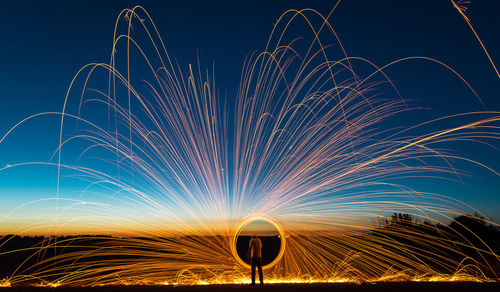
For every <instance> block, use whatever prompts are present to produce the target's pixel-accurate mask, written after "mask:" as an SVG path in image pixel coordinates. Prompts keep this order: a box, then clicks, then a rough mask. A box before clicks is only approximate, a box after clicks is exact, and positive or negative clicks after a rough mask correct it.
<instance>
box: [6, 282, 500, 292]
mask: <svg viewBox="0 0 500 292" xmlns="http://www.w3.org/2000/svg"><path fill="white" fill-rule="evenodd" d="M0 291H1V292H4V291H5V292H10V291H16V292H17V291H19V292H20V291H23V292H24V291H27V292H45V291H47V292H48V291H50V292H65V291H68V292H83V291H91V292H108V291H111V292H113V291H124V292H132V291H145V292H154V291H162V292H163V291H166V292H168V291H176V292H181V291H186V292H187V291H193V292H195V291H200V292H212V291H228V292H229V291H277V292H280V291H283V292H284V291H286V292H293V291H335V292H344V291H377V292H379V291H380V292H382V291H383V292H393V291H394V292H396V291H397V292H417V291H418V292H432V291H438V292H445V291H454V292H461V291H468V292H475V291H478V292H483V291H485V292H489V291H495V292H498V291H500V282H496V283H472V282H446V283H444V282H398V283H377V284H368V283H364V284H352V283H332V284H269V285H265V286H264V287H259V286H256V287H251V286H249V285H210V286H177V287H173V286H107V287H94V288H90V287H89V288H66V287H58V288H36V287H13V288H0Z"/></svg>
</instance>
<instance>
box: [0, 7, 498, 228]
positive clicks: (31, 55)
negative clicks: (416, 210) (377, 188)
mask: <svg viewBox="0 0 500 292" xmlns="http://www.w3.org/2000/svg"><path fill="white" fill-rule="evenodd" d="M471 2H472V3H470V4H468V5H467V6H468V7H469V9H468V10H467V12H466V14H467V16H468V17H469V18H470V20H471V22H472V24H473V25H474V27H475V29H476V30H477V32H478V34H479V36H480V37H481V39H482V41H483V42H484V44H485V46H486V47H487V49H488V50H489V52H490V54H491V57H492V59H493V60H494V61H495V60H500V35H499V34H498V33H497V32H496V30H497V28H498V27H499V25H500V19H498V17H497V15H498V12H499V11H500V3H498V1H495V0H482V1H474V0H473V1H471ZM335 3H336V1H215V2H210V1H175V2H171V1H44V2H40V1H9V2H3V3H2V6H1V8H0V13H1V17H0V65H1V66H0V133H1V135H3V133H5V132H6V131H8V130H9V129H10V128H11V127H12V126H13V125H15V124H16V123H17V122H18V121H20V120H22V119H23V118H25V117H27V116H29V115H32V114H35V113H39V112H46V111H60V110H61V108H62V104H63V101H64V97H65V94H66V91H67V89H68V86H69V84H70V82H71V80H72V78H73V76H74V75H75V73H76V72H77V71H78V69H80V68H81V67H82V66H84V65H85V64H88V63H90V62H94V61H99V62H108V61H109V56H110V53H111V44H112V37H113V26H114V23H115V20H116V17H117V16H118V14H119V12H120V11H121V10H122V9H124V8H130V7H133V6H134V5H137V4H140V5H142V6H143V7H144V8H145V9H146V10H148V12H149V13H150V15H151V16H152V18H153V20H154V21H155V24H156V26H157V27H158V29H159V31H160V34H161V35H162V37H163V38H164V40H165V42H166V45H167V49H168V51H169V53H171V54H172V55H173V56H175V57H176V59H177V60H178V61H179V63H180V64H190V63H195V62H196V58H197V56H199V57H200V59H201V60H202V62H203V63H204V64H210V65H211V63H212V61H215V74H216V76H217V84H218V88H219V89H220V90H221V92H223V93H225V94H227V95H228V96H231V95H234V94H235V92H236V90H237V87H238V84H239V80H240V74H241V68H242V64H243V62H244V60H245V58H246V57H247V56H248V55H249V54H251V53H252V52H254V51H259V50H263V49H264V47H265V44H266V41H267V38H268V36H269V34H270V32H271V30H272V28H273V24H274V23H275V22H276V20H277V19H278V17H279V16H280V15H281V14H282V13H283V12H285V11H286V10H287V9H291V8H294V9H302V8H313V9H315V10H317V11H319V12H321V13H323V14H325V15H327V14H328V13H329V12H330V11H331V9H332V7H333V6H334V5H335ZM330 22H331V23H332V24H333V27H334V29H335V30H336V32H337V33H338V35H339V37H340V39H341V41H342V43H343V45H344V47H345V49H346V51H347V53H348V55H351V56H360V57H363V58H366V59H369V60H370V61H372V62H374V63H375V64H378V65H383V64H386V63H388V62H391V61H393V60H396V59H399V58H403V57H406V56H427V57H432V58H435V59H438V60H440V61H442V62H444V63H446V64H448V65H449V66H451V67H452V68H454V69H455V70H456V71H457V72H459V73H460V74H461V75H462V76H463V77H464V79H465V80H467V81H468V82H469V84H470V85H471V86H472V87H473V88H474V89H475V90H476V91H477V93H478V95H479V96H480V97H481V99H482V101H483V103H484V105H485V107H483V105H482V104H481V103H480V102H479V101H478V100H477V99H476V97H475V96H474V95H473V94H471V92H470V91H468V90H467V88H466V86H464V84H463V83H462V82H461V81H460V80H458V78H456V77H455V76H453V75H452V74H450V73H449V72H448V71H446V70H443V69H442V68H441V67H439V66H437V65H435V64H432V63H430V62H425V61H409V62H406V63H404V64H401V65H398V66H394V67H392V68H390V69H389V70H388V71H387V73H388V74H389V76H390V78H391V80H393V81H394V82H395V84H396V86H397V87H398V90H399V91H400V93H401V95H402V96H403V98H404V99H406V100H413V101H415V104H416V105H418V106H421V107H425V108H426V110H424V111H422V112H420V113H419V114H418V115H415V116H411V115H410V116H407V117H405V118H404V119H405V120H404V121H403V124H411V123H414V122H415V123H416V122H417V121H425V120H428V119H432V118H436V117H440V116H445V115H451V114H457V113H463V112H469V111H480V110H484V109H485V108H486V109H487V110H491V111H498V110H500V99H499V98H498V92H500V80H499V79H498V77H497V76H496V75H495V72H494V71H493V69H492V67H491V65H490V63H489V61H488V59H487V58H486V56H485V54H484V52H483V51H482V49H481V47H480V46H479V45H478V42H477V40H476V39H475V37H474V35H473V34H472V32H471V31H470V30H469V28H468V27H467V25H466V22H465V21H464V19H463V18H461V16H460V15H459V14H458V13H457V11H456V10H454V9H453V7H452V6H451V4H450V3H449V1H445V0H441V1H417V2H415V1H397V0H394V1H389V0H387V1H361V0H349V1H342V2H341V3H340V4H339V6H338V7H337V8H336V10H335V11H334V13H333V14H332V16H331V17H330ZM300 33H301V32H300V31H298V32H297V34H299V35H300ZM58 123H59V120H58V118H57V117H48V118H43V119H37V120H36V121H33V122H29V123H27V124H25V125H23V126H21V127H20V128H19V129H18V130H17V131H16V132H15V133H13V134H12V135H11V136H9V138H8V139H7V140H5V141H4V142H3V143H2V144H0V168H1V167H4V166H5V165H10V164H15V163H18V162H25V161H48V160H49V159H50V157H51V155H52V153H53V151H54V150H55V147H57V143H58V126H59V125H58ZM1 135H0V136H1ZM496 146H500V145H498V143H497V144H496ZM448 147H451V148H453V150H454V151H457V152H458V153H466V154H467V157H469V158H471V159H474V160H477V161H481V162H484V163H485V164H487V165H488V166H490V167H492V168H493V169H496V170H497V171H498V170H500V155H498V154H499V153H498V151H497V150H495V149H493V148H491V147H487V146H484V145H480V144H470V143H464V144H460V145H458V144H457V145H451V146H448ZM457 167H459V168H465V170H466V171H467V172H468V173H469V175H467V176H464V177H461V181H459V182H452V181H441V180H434V181H433V180H430V183H427V184H422V183H421V181H416V180H411V179H409V180H407V181H405V182H404V183H405V185H408V186H409V187H414V188H416V189H419V190H421V191H429V192H438V193H441V194H445V195H449V196H452V197H454V198H457V199H459V200H462V201H464V202H466V203H468V204H470V205H472V206H474V207H475V208H477V209H478V210H480V211H481V212H482V213H484V214H485V215H486V216H487V217H488V218H492V219H493V220H494V221H496V222H500V200H498V198H499V195H500V194H499V191H498V190H499V189H500V179H499V178H498V177H497V176H496V175H495V174H493V173H491V172H489V171H487V170H485V169H484V168H480V167H477V166H473V165H470V164H462V163H458V162H457ZM56 174H57V173H56V172H55V171H54V169H53V168H50V167H40V166H38V167H22V168H15V169H8V170H4V171H2V172H0V198H1V200H2V204H0V217H2V215H3V214H8V212H10V211H11V210H13V209H14V208H16V207H17V206H19V205H21V204H23V203H25V202H28V201H31V200H36V199H41V198H46V197H53V196H54V190H55V185H56V180H57V177H56ZM69 184H70V185H69V189H72V190H75V191H76V192H77V191H78V190H80V189H81V188H82V187H83V186H84V184H82V183H78V182H72V183H69ZM47 208H50V206H47ZM22 216H24V218H27V219H28V215H27V214H24V215H22ZM22 216H21V217H22ZM21 217H20V218H21ZM18 220H21V219H18ZM19 222H20V223H19ZM19 222H18V223H19V224H21V225H22V224H23V223H22V220H21V221H19Z"/></svg>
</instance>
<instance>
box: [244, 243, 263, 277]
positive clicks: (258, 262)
mask: <svg viewBox="0 0 500 292" xmlns="http://www.w3.org/2000/svg"><path fill="white" fill-rule="evenodd" d="M261 250H262V241H260V238H258V237H257V236H255V235H252V238H251V239H250V244H249V245H248V253H247V257H249V258H250V265H251V266H252V285H255V268H256V267H257V268H259V280H260V285H264V278H263V276H262V252H261Z"/></svg>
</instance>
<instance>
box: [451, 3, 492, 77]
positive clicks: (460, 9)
mask: <svg viewBox="0 0 500 292" xmlns="http://www.w3.org/2000/svg"><path fill="white" fill-rule="evenodd" d="M451 3H452V5H453V7H454V8H455V9H456V10H457V11H458V13H460V16H462V18H463V19H464V20H465V21H466V22H467V25H468V26H469V28H470V30H471V31H472V33H473V34H474V36H475V37H476V39H477V41H478V42H479V44H480V45H481V47H482V48H483V51H484V53H485V54H486V57H488V60H489V61H490V64H491V66H492V67H493V70H495V73H496V74H497V76H498V78H500V73H499V72H498V69H497V66H496V65H495V63H494V62H493V60H492V59H491V56H490V53H488V50H487V49H486V47H485V46H484V44H483V42H482V41H481V39H480V38H479V35H478V34H477V32H476V30H475V29H474V27H473V26H472V23H471V22H470V19H469V18H468V17H467V15H465V11H467V6H465V4H469V3H470V1H464V0H451Z"/></svg>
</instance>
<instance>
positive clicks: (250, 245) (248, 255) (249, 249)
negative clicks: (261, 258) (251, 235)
mask: <svg viewBox="0 0 500 292" xmlns="http://www.w3.org/2000/svg"><path fill="white" fill-rule="evenodd" d="M251 251H252V240H251V239H250V243H249V244H248V251H247V258H250V252H251Z"/></svg>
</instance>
